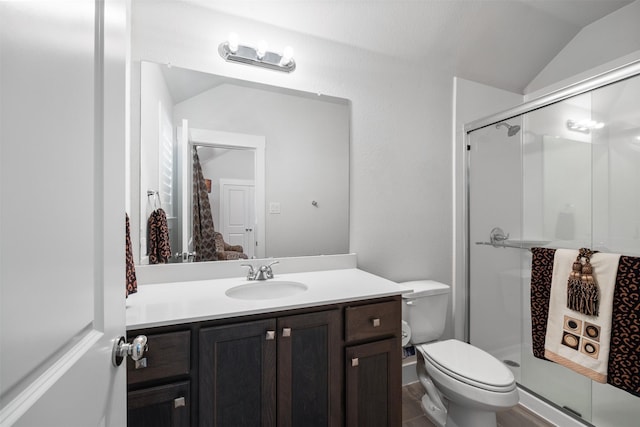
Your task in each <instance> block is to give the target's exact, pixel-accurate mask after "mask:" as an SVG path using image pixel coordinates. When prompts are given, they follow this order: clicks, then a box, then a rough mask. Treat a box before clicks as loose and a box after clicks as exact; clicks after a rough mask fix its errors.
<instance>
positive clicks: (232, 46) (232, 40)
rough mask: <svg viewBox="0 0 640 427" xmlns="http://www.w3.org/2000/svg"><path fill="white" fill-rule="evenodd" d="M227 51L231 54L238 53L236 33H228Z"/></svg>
mask: <svg viewBox="0 0 640 427" xmlns="http://www.w3.org/2000/svg"><path fill="white" fill-rule="evenodd" d="M228 44H229V50H230V51H231V53H236V52H237V51H238V34H237V33H229V42H228Z"/></svg>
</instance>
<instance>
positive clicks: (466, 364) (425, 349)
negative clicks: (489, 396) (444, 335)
mask: <svg viewBox="0 0 640 427" xmlns="http://www.w3.org/2000/svg"><path fill="white" fill-rule="evenodd" d="M417 348H418V349H419V351H420V353H422V355H423V356H424V358H425V360H426V361H428V363H430V364H431V365H432V366H433V367H434V368H436V369H438V370H439V371H441V372H442V373H444V374H445V375H448V376H450V377H453V378H455V379H457V380H459V381H462V382H464V383H465V384H468V385H470V386H474V387H478V388H480V389H483V390H487V391H493V392H499V393H500V392H502V393H506V392H509V391H512V390H514V389H515V388H516V383H515V378H514V376H513V373H512V372H511V371H510V370H509V369H508V368H507V367H506V366H505V365H504V364H503V363H502V362H500V361H499V360H498V359H496V358H495V357H493V356H492V355H490V354H489V353H487V352H485V351H484V350H481V349H479V348H477V347H474V346H472V345H470V344H467V343H465V342H462V341H458V340H447V341H438V342H434V343H431V344H421V345H419V346H417Z"/></svg>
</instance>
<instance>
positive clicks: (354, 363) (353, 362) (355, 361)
mask: <svg viewBox="0 0 640 427" xmlns="http://www.w3.org/2000/svg"><path fill="white" fill-rule="evenodd" d="M359 364H360V361H359V360H358V358H357V357H354V358H353V359H351V367H353V368H355V367H356V366H358V365H359Z"/></svg>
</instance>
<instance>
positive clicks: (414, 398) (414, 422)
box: [402, 383, 553, 427]
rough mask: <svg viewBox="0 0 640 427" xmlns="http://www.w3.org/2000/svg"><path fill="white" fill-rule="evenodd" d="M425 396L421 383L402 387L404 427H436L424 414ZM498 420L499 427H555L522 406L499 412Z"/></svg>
mask: <svg viewBox="0 0 640 427" xmlns="http://www.w3.org/2000/svg"><path fill="white" fill-rule="evenodd" d="M423 394H424V392H423V391H422V385H420V383H413V384H409V385H407V386H404V387H402V427H435V426H434V424H433V423H431V421H429V419H428V418H427V417H426V415H424V413H423V412H422V407H421V406H420V399H421V398H422V395H423ZM497 418H498V427H553V424H550V423H548V422H547V421H545V420H543V419H540V418H539V417H537V416H536V415H535V414H533V413H532V412H530V411H528V410H527V409H525V408H524V407H522V406H516V407H515V408H513V409H511V410H509V411H504V412H499V413H498V416H497ZM470 427H480V426H470Z"/></svg>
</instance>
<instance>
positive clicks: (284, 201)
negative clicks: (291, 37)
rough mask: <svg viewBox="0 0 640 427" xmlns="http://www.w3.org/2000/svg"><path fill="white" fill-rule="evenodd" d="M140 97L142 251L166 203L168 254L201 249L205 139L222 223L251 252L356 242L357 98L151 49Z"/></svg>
mask: <svg viewBox="0 0 640 427" xmlns="http://www.w3.org/2000/svg"><path fill="white" fill-rule="evenodd" d="M140 97H141V98H140V106H141V111H140V170H139V174H140V252H139V253H140V254H141V257H140V260H139V262H140V263H142V264H146V263H148V262H149V257H148V255H149V252H148V247H149V244H150V243H152V242H153V241H155V240H153V241H152V240H150V239H149V237H150V235H149V229H148V219H149V217H150V216H151V214H152V213H153V212H154V211H155V210H157V209H158V208H161V209H162V210H164V211H165V213H166V217H167V226H168V230H169V231H168V236H169V241H170V246H171V253H172V254H173V256H172V257H171V258H170V259H169V260H168V262H182V261H183V260H194V257H193V256H191V257H190V256H189V254H190V253H193V252H194V251H195V247H194V238H193V237H194V236H193V229H194V209H193V206H194V203H196V202H197V198H196V197H194V194H196V193H194V191H193V188H194V187H193V185H194V181H193V176H194V174H193V170H194V169H193V167H194V164H193V151H192V150H193V149H194V147H196V150H197V152H198V158H199V161H200V166H201V169H202V175H203V179H204V182H205V186H206V187H207V190H206V196H205V198H206V199H207V201H208V202H209V205H210V213H211V218H212V221H213V228H214V229H215V232H216V233H220V234H221V235H222V239H223V240H224V242H226V243H227V244H229V245H232V246H238V245H240V246H242V247H243V248H242V253H243V254H244V256H247V257H248V258H251V257H257V258H264V257H278V258H280V257H290V256H307V255H323V254H324V255H329V254H343V253H347V252H348V251H349V134H350V128H349V125H350V106H349V102H348V101H347V100H344V99H339V98H333V97H327V96H318V95H316V94H310V93H305V92H299V91H294V90H289V89H283V88H277V87H272V86H266V85H261V84H257V83H251V82H245V81H241V80H236V79H231V78H227V77H222V76H216V75H211V74H207V73H202V72H197V71H192V70H187V69H182V68H178V67H175V66H173V67H169V66H166V65H161V64H156V63H151V62H145V61H143V62H142V63H141V79H140ZM260 140H261V141H263V145H262V154H259V152H260V149H259V148H257V146H256V145H255V144H256V141H260ZM247 141H248V142H247ZM258 145H259V144H258ZM261 156H262V157H261ZM134 173H135V170H134ZM259 189H261V190H259ZM149 194H151V195H149ZM205 198H201V200H202V201H205ZM240 219H242V221H240ZM240 222H241V224H240ZM234 227H235V228H234ZM216 235H217V234H216ZM152 246H153V245H152ZM196 252H197V251H196ZM242 257H243V256H242ZM221 259H224V258H221ZM195 260H197V254H196V256H195Z"/></svg>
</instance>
